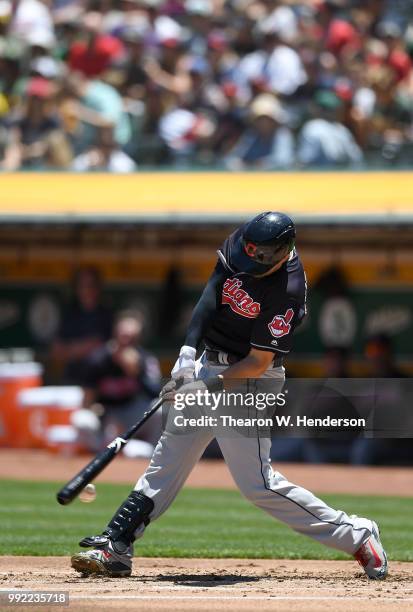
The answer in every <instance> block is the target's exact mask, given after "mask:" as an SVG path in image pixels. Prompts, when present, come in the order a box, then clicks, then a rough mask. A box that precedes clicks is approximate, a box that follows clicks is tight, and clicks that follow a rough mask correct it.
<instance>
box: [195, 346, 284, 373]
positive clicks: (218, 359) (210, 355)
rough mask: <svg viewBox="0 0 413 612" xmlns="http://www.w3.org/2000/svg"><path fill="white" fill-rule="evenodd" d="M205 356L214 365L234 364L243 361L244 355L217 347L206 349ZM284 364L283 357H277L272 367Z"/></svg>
mask: <svg viewBox="0 0 413 612" xmlns="http://www.w3.org/2000/svg"><path fill="white" fill-rule="evenodd" d="M205 356H206V358H207V361H208V362H209V363H212V364H214V365H232V364H234V363H237V362H238V361H241V359H242V357H240V356H239V355H234V353H227V352H226V351H219V350H217V349H209V348H207V349H205ZM282 364H283V358H282V357H275V356H274V359H273V362H272V365H271V367H272V368H279V367H280V366H282Z"/></svg>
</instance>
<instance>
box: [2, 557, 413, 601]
mask: <svg viewBox="0 0 413 612" xmlns="http://www.w3.org/2000/svg"><path fill="white" fill-rule="evenodd" d="M134 567H135V569H134V573H133V576H132V577H131V578H121V579H116V578H96V577H95V578H83V577H82V576H80V575H79V574H77V573H76V572H75V571H74V570H72V569H71V568H70V562H69V559H68V558H64V557H58V558H56V557H42V558H40V557H0V586H1V587H2V588H3V589H5V588H7V589H14V588H16V589H34V590H46V591H50V590H52V591H56V590H61V591H70V605H69V609H71V610H73V611H76V612H77V611H81V612H89V611H92V610H93V612H95V611H96V609H99V610H105V611H106V610H115V609H117V610H132V609H133V610H143V611H145V612H149V611H150V612H166V611H168V612H169V611H171V612H178V611H179V612H181V611H185V610H190V611H197V612H198V611H199V612H210V611H211V610H214V611H215V612H226V611H229V610H231V611H234V612H235V611H253V610H254V611H255V610H257V609H259V610H260V612H267V611H268V610H277V612H278V611H280V610H282V611H284V610H285V611H287V610H288V612H294V611H300V612H304V611H305V612H307V611H308V612H312V611H315V610H317V611H318V610H327V609H329V608H330V609H333V610H334V611H340V612H341V611H342V612H344V611H345V612H352V611H356V610H357V611H359V610H363V612H373V611H377V610H383V611H385V610H396V609H401V610H413V565H411V564H408V563H393V564H392V567H391V576H390V577H389V578H388V580H386V581H385V582H374V581H369V580H368V579H367V578H366V577H365V576H364V574H362V572H361V570H360V569H359V568H358V566H357V565H356V563H355V562H352V561H291V560H289V561H287V560H279V561H276V560H262V561H257V560H253V561H251V560H245V559H242V560H241V559H219V560H215V559H214V560H211V559H147V558H146V559H141V558H136V559H135V566H134ZM1 609H5V608H1ZM8 609H10V610H11V609H12V608H8ZM13 609H14V610H16V607H13ZM37 609H39V608H38V607H37ZM60 609H62V608H60ZM63 609H65V608H63ZM26 610H27V606H26ZM44 610H56V606H55V607H53V608H52V607H48V608H47V607H45V608H43V607H42V612H43V611H44Z"/></svg>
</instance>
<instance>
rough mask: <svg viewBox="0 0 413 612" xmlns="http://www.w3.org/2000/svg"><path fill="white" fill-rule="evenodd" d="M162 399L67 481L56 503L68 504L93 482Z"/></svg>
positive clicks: (58, 494) (148, 417) (158, 405)
mask: <svg viewBox="0 0 413 612" xmlns="http://www.w3.org/2000/svg"><path fill="white" fill-rule="evenodd" d="M162 402H163V398H162V397H161V398H159V399H158V400H157V401H156V402H155V403H154V404H153V405H152V407H151V408H149V410H147V411H146V412H145V414H144V415H143V417H142V418H141V419H140V420H139V421H137V422H136V423H135V424H134V425H132V427H130V428H129V429H128V430H127V431H126V432H125V433H124V434H123V435H122V436H118V437H117V438H115V439H114V440H112V442H111V443H110V444H108V445H107V447H106V448H105V449H104V450H102V451H100V452H99V453H98V454H97V455H96V456H95V457H94V458H93V459H92V461H90V462H89V463H88V464H87V465H86V466H85V467H84V468H83V469H82V470H80V472H79V473H78V474H76V476H74V478H72V479H71V480H69V481H68V482H67V483H66V484H65V485H64V487H62V488H61V489H60V491H59V492H58V493H57V494H56V498H57V501H58V502H59V504H62V506H66V505H67V504H70V502H71V501H73V500H74V499H75V497H77V496H78V495H79V493H80V492H81V491H82V490H83V489H84V488H85V486H86V485H87V484H89V482H91V481H92V480H94V479H95V478H96V476H98V475H99V474H100V473H101V472H102V471H103V470H104V469H105V467H106V466H107V465H108V464H109V463H110V462H111V461H112V459H113V458H114V457H115V456H116V455H117V454H118V453H119V451H120V450H121V449H122V448H123V447H124V446H125V444H127V443H128V442H129V440H130V439H131V438H132V436H134V434H135V433H136V432H137V431H138V429H140V428H141V427H142V425H143V424H144V423H146V421H147V420H148V419H150V417H151V416H152V415H153V414H154V413H155V412H156V411H157V410H158V408H159V407H160V406H161V405H162Z"/></svg>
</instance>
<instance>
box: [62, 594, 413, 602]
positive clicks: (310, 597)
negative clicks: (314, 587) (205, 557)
mask: <svg viewBox="0 0 413 612" xmlns="http://www.w3.org/2000/svg"><path fill="white" fill-rule="evenodd" d="M78 599H93V600H102V601H104V600H107V601H109V600H115V601H116V600H132V601H139V600H147V599H151V600H165V601H182V600H188V601H193V600H209V599H211V600H217V601H218V600H228V601H234V600H238V601H348V600H352V601H374V602H377V603H389V602H394V603H411V602H413V597H406V598H403V599H402V598H397V597H363V596H361V597H357V596H356V595H342V596H341V597H337V596H332V597H328V596H322V595H308V596H304V595H297V596H291V595H251V596H245V597H243V596H242V595H228V596H226V595H223V596H220V595H155V594H153V595H70V600H78Z"/></svg>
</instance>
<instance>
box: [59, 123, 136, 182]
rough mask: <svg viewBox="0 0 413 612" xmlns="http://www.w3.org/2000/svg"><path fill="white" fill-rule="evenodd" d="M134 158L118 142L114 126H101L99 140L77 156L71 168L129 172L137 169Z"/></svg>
mask: <svg viewBox="0 0 413 612" xmlns="http://www.w3.org/2000/svg"><path fill="white" fill-rule="evenodd" d="M136 168H137V166H136V164H135V162H134V161H133V159H132V158H131V157H129V156H128V155H126V153H124V152H123V151H122V150H121V149H120V148H119V146H118V144H117V143H116V141H115V139H114V136H113V126H111V125H109V126H105V127H101V128H99V136H98V142H97V143H96V145H93V146H92V147H91V148H90V149H88V150H87V151H85V153H81V154H80V155H79V156H78V157H76V158H75V159H74V160H73V162H72V164H71V170H74V171H75V172H92V171H93V172H117V173H121V174H123V173H127V172H133V171H134V170H136Z"/></svg>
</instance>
